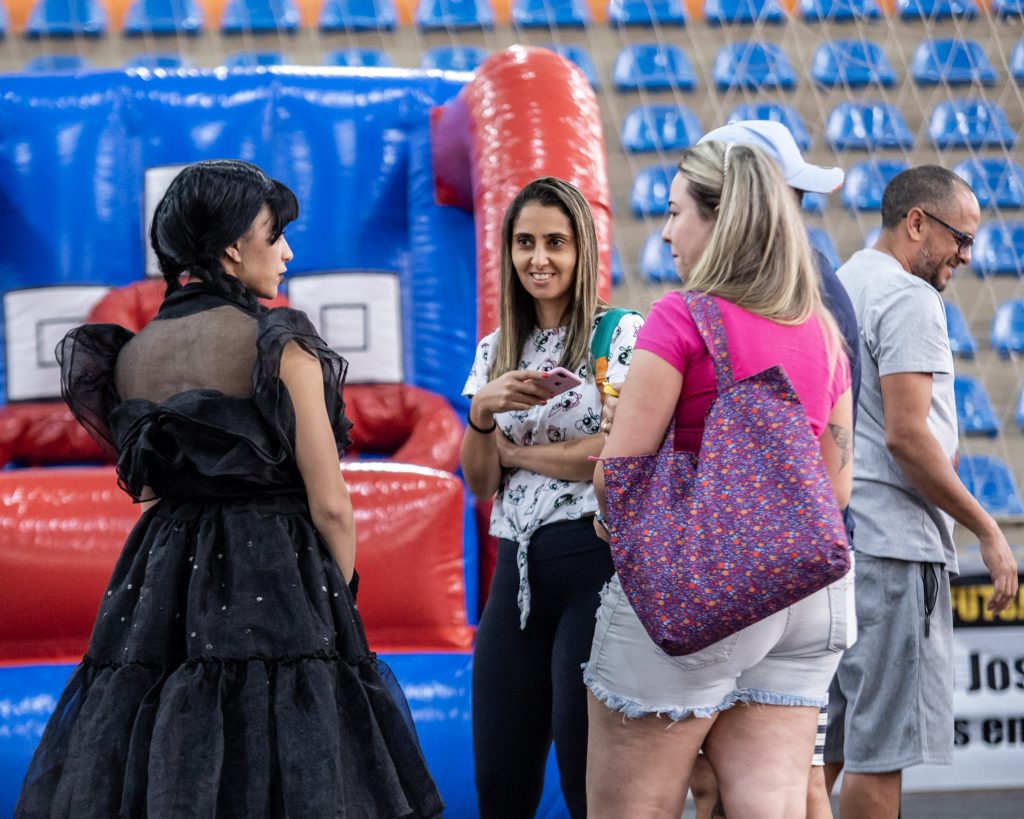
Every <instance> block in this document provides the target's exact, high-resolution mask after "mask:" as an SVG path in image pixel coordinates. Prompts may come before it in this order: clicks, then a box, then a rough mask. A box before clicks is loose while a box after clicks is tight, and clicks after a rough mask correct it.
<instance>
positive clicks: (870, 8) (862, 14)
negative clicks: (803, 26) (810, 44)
mask: <svg viewBox="0 0 1024 819" xmlns="http://www.w3.org/2000/svg"><path fill="white" fill-rule="evenodd" d="M800 12H801V14H802V15H803V18H804V20H806V21H807V22H809V23H845V22H849V21H851V20H878V19H879V18H880V17H881V16H882V10H881V9H880V8H879V7H878V3H876V2H875V0H800Z"/></svg>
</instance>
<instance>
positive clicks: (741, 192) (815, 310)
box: [678, 142, 844, 374]
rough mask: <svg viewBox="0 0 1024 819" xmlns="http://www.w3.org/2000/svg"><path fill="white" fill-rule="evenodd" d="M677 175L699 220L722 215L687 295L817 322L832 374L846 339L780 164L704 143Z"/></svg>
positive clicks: (783, 320)
mask: <svg viewBox="0 0 1024 819" xmlns="http://www.w3.org/2000/svg"><path fill="white" fill-rule="evenodd" d="M678 172H679V174H680V175H681V176H682V177H683V178H684V179H685V180H686V183H687V190H688V192H689V194H690V196H692V197H693V198H694V200H695V201H696V203H697V209H698V212H699V213H700V215H701V216H702V217H703V218H705V219H711V218H714V217H715V216H716V213H717V218H716V219H715V225H714V228H713V229H712V231H711V235H710V236H709V237H708V243H707V246H706V247H705V248H704V252H703V253H702V254H701V256H700V258H699V259H698V260H697V262H696V264H695V265H694V266H693V269H692V270H690V271H689V273H688V274H687V277H686V281H685V282H684V283H683V289H685V290H699V291H701V292H703V293H709V294H711V295H715V296H720V297H721V298H723V299H726V300H727V301H730V302H732V303H733V304H735V305H737V306H739V307H742V308H744V309H745V310H749V311H750V312H751V313H756V314H757V315H759V316H764V317H765V318H767V319H771V320H772V321H775V322H778V323H779V324H802V323H803V322H805V321H807V319H808V318H810V317H811V316H812V315H813V316H817V317H818V320H819V321H820V323H821V327H822V331H823V334H824V341H825V348H826V350H827V352H828V358H829V371H830V374H831V372H832V370H833V369H834V368H835V365H836V362H837V360H838V356H839V353H840V351H842V350H843V349H844V344H843V337H842V335H841V334H840V332H839V326H838V325H837V324H836V320H835V318H834V317H833V316H832V313H831V312H829V310H828V308H826V307H825V303H824V301H823V300H822V295H821V277H820V275H819V274H818V271H817V268H816V267H815V265H814V259H813V257H812V255H811V246H810V243H809V242H808V239H807V231H806V228H805V227H804V223H803V219H802V218H801V216H800V208H799V205H798V202H797V199H796V197H795V196H794V195H793V192H792V189H791V188H790V187H789V186H788V185H787V184H786V183H785V181H784V180H783V179H782V175H781V174H780V173H779V170H778V166H777V165H776V164H775V162H774V161H773V160H772V159H771V157H769V156H768V155H767V154H766V153H764V152H763V151H761V150H760V149H758V148H754V147H751V146H749V145H736V144H727V143H724V142H703V143H701V144H699V145H696V146H694V147H692V148H688V149H687V150H686V151H685V152H684V153H683V157H682V159H681V160H680V162H679V168H678Z"/></svg>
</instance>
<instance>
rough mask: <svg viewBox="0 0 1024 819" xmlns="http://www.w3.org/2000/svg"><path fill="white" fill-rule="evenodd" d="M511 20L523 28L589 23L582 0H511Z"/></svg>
mask: <svg viewBox="0 0 1024 819" xmlns="http://www.w3.org/2000/svg"><path fill="white" fill-rule="evenodd" d="M512 22H513V23H514V24H515V25H517V26H522V27H523V28H551V29H556V28H583V27H584V26H585V25H588V24H589V23H590V6H589V5H587V3H586V2H584V0H512Z"/></svg>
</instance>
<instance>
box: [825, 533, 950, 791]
mask: <svg viewBox="0 0 1024 819" xmlns="http://www.w3.org/2000/svg"><path fill="white" fill-rule="evenodd" d="M855 595H856V605H857V624H858V626H857V627H858V632H857V642H856V643H855V644H854V645H853V646H852V647H851V648H850V649H849V650H848V651H847V652H846V653H845V654H844V655H843V658H842V660H841V661H840V663H839V668H838V670H837V671H836V676H835V679H834V680H833V681H832V687H831V689H830V691H829V715H828V716H829V721H828V735H827V738H826V741H825V761H826V762H842V763H844V770H846V771H849V772H850V773H885V772H888V771H901V770H903V769H904V768H909V767H911V766H912V765H925V764H927V765H949V764H951V763H952V761H953V608H952V605H951V603H950V595H949V574H948V573H947V572H946V569H945V566H943V565H942V564H936V563H915V562H910V561H905V560H889V559H886V558H879V557H872V556H871V555H867V554H864V553H863V552H858V553H857V585H856V591H855ZM929 610H930V614H929ZM926 629H927V631H926Z"/></svg>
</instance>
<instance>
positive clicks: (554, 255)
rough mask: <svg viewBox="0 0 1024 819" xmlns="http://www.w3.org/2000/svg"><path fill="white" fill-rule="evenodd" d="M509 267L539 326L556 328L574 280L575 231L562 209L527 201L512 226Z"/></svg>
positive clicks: (566, 304) (568, 299)
mask: <svg viewBox="0 0 1024 819" xmlns="http://www.w3.org/2000/svg"><path fill="white" fill-rule="evenodd" d="M510 253H511V256H512V266H513V267H514V268H515V271H516V276H517V277H518V279H519V283H520V284H521V285H522V286H523V289H524V290H526V292H527V293H529V294H530V296H531V297H532V298H533V300H534V304H535V305H536V308H537V317H538V320H539V321H540V323H541V326H542V327H557V326H558V324H559V323H560V321H561V319H562V316H563V315H564V313H565V310H566V308H567V307H568V306H569V302H570V300H571V298H572V289H573V285H574V283H575V279H576V257H577V251H576V232H575V231H574V230H573V227H572V222H571V221H570V220H569V217H568V216H567V215H566V214H565V213H564V212H563V211H562V210H561V208H557V207H551V206H548V205H541V204H540V203H539V202H527V203H526V204H525V205H523V208H522V210H520V211H519V217H518V218H517V219H516V221H515V224H514V225H513V227H512V246H511V248H510Z"/></svg>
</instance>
